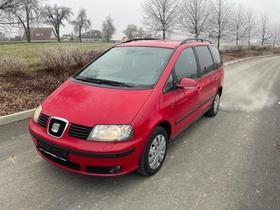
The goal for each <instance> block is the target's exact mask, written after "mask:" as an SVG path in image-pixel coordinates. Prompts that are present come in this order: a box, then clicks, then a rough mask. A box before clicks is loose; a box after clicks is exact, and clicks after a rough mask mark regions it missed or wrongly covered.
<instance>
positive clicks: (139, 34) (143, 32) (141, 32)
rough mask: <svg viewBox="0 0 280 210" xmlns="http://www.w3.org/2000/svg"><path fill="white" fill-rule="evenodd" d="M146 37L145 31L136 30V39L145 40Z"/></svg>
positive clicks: (141, 29)
mask: <svg viewBox="0 0 280 210" xmlns="http://www.w3.org/2000/svg"><path fill="white" fill-rule="evenodd" d="M146 35H147V33H146V31H145V30H144V29H143V28H141V27H140V28H139V29H138V33H137V37H138V38H145V37H146ZM150 38H152V37H150Z"/></svg>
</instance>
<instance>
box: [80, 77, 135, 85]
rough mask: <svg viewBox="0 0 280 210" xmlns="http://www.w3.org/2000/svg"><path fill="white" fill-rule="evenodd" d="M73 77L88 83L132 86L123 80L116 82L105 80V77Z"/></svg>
mask: <svg viewBox="0 0 280 210" xmlns="http://www.w3.org/2000/svg"><path fill="white" fill-rule="evenodd" d="M75 79H76V80H80V81H83V82H90V83H96V84H105V85H111V86H119V87H132V85H130V84H127V83H124V82H117V81H113V80H106V79H95V78H89V77H75Z"/></svg>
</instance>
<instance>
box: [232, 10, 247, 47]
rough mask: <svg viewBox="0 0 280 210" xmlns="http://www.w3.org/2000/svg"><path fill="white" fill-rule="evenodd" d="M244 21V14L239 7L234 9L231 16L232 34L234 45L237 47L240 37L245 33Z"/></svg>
mask: <svg viewBox="0 0 280 210" xmlns="http://www.w3.org/2000/svg"><path fill="white" fill-rule="evenodd" d="M245 28H246V19H245V12H244V10H243V9H242V6H241V5H238V6H237V7H236V11H235V12H234V14H233V32H234V35H235V44H236V45H238V44H239V41H240V39H241V37H242V36H243V35H244V33H245Z"/></svg>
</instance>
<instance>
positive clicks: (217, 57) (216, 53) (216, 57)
mask: <svg viewBox="0 0 280 210" xmlns="http://www.w3.org/2000/svg"><path fill="white" fill-rule="evenodd" d="M209 49H210V51H211V53H212V56H213V59H214V62H215V64H216V68H219V67H221V66H222V59H221V56H220V53H219V51H218V49H217V48H216V47H214V46H209Z"/></svg>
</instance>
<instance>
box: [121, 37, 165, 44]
mask: <svg viewBox="0 0 280 210" xmlns="http://www.w3.org/2000/svg"><path fill="white" fill-rule="evenodd" d="M142 40H160V39H157V38H137V39H130V40H127V41H124V42H121V43H120V44H125V43H129V42H135V41H142Z"/></svg>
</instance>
